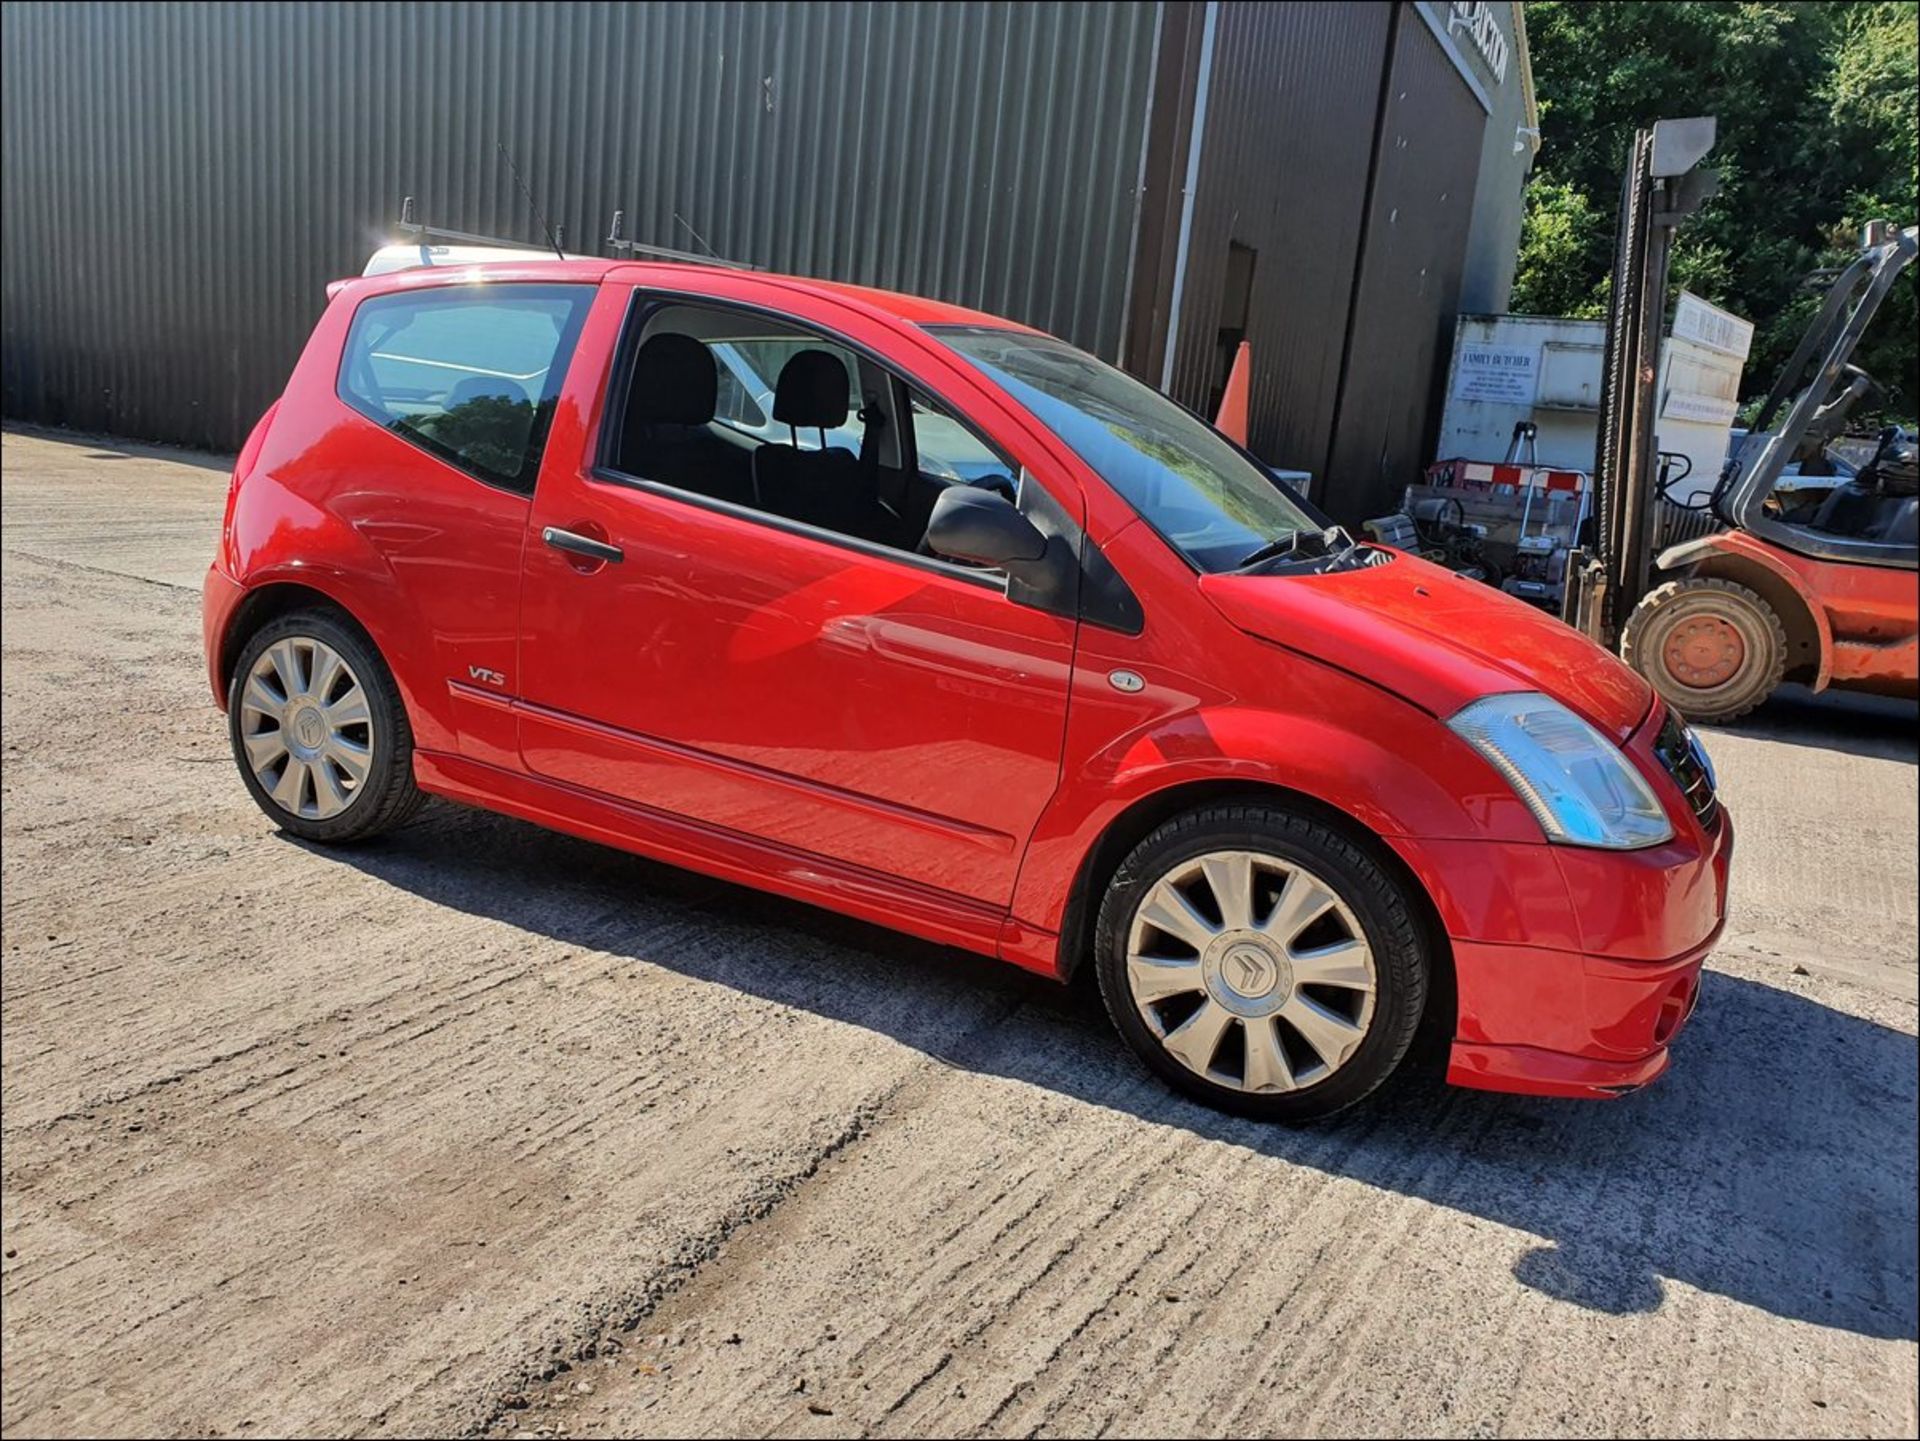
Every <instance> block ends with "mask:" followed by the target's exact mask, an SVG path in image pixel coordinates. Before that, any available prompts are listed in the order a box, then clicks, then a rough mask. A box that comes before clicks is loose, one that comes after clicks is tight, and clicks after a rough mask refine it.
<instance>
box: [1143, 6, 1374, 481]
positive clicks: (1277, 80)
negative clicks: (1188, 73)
mask: <svg viewBox="0 0 1920 1441" xmlns="http://www.w3.org/2000/svg"><path fill="white" fill-rule="evenodd" d="M1392 12H1393V7H1392V6H1390V5H1385V4H1347V3H1337V4H1336V3H1312V4H1310V3H1298V4H1288V5H1245V6H1239V5H1229V6H1223V7H1222V8H1221V11H1220V14H1219V20H1218V26H1219V31H1218V34H1217V36H1216V38H1215V46H1214V70H1213V79H1212V85H1211V89H1210V93H1209V95H1208V100H1207V111H1206V118H1205V125H1206V130H1205V136H1204V144H1203V148H1202V151H1201V165H1200V176H1199V182H1200V183H1199V191H1198V194H1197V197H1196V203H1195V208H1194V217H1193V228H1192V232H1191V235H1190V236H1189V240H1188V251H1187V268H1186V276H1185V280H1184V284H1183V288H1182V294H1181V300H1180V325H1179V330H1178V334H1177V337H1176V341H1175V353H1174V364H1173V374H1172V383H1171V385H1170V386H1169V387H1168V389H1169V391H1170V393H1171V394H1173V395H1174V396H1175V397H1177V398H1178V399H1179V400H1181V401H1183V402H1184V403H1185V404H1187V405H1190V406H1193V407H1194V408H1195V409H1204V408H1205V406H1206V404H1207V402H1208V400H1209V397H1210V393H1211V390H1212V387H1213V385H1214V383H1215V376H1214V364H1215V338H1216V334H1217V331H1218V329H1219V326H1220V312H1221V300H1222V296H1223V295H1224V293H1225V288H1226V272H1227V254H1228V247H1229V245H1230V244H1232V243H1235V242H1237V243H1238V244H1240V245H1244V246H1248V247H1250V248H1251V249H1252V250H1253V251H1254V252H1255V260H1254V270H1253V292H1252V296H1251V304H1250V307H1249V315H1248V325H1247V335H1248V338H1249V339H1251V340H1252V342H1253V353H1252V360H1253V384H1252V387H1251V391H1250V395H1249V407H1248V413H1249V416H1250V418H1251V420H1252V434H1251V435H1250V437H1249V439H1250V441H1251V446H1250V448H1251V449H1252V450H1253V451H1254V452H1255V453H1256V454H1258V455H1260V456H1262V457H1264V458H1265V459H1266V460H1267V461H1269V462H1270V463H1272V464H1274V465H1280V466H1289V467H1295V468H1299V469H1303V470H1311V471H1313V472H1314V473H1315V474H1316V476H1318V475H1319V474H1320V473H1321V472H1322V470H1323V467H1324V466H1325V464H1326V458H1327V450H1328V446H1329V444H1330V442H1331V439H1332V426H1333V412H1334V401H1335V395H1336V390H1337V386H1338V382H1339V376H1340V354H1341V345H1342V342H1343V340H1344V338H1345V334H1346V326H1347V313H1348V309H1349V307H1350V305H1351V303H1352V297H1353V277H1354V262H1355V259H1356V257H1357V255H1358V253H1359V248H1360V227H1361V222H1362V219H1363V217H1364V215H1365V212H1366V207H1367V166H1368V159H1369V157H1370V156H1371V154H1372V151H1373V138H1374V117H1375V113H1376V111H1377V109H1378V105H1379V95H1380V83H1381V75H1382V72H1383V70H1384V68H1385V64H1386V56H1387V38H1388V31H1389V27H1390V24H1391V20H1392ZM1154 363H1155V366H1156V367H1157V366H1158V364H1159V357H1158V356H1157V355H1156V356H1155V360H1154ZM1150 373H1151V374H1152V375H1153V376H1154V378H1155V379H1158V378H1159V374H1160V372H1159V370H1158V369H1157V368H1156V369H1154V370H1152V371H1151V372H1150Z"/></svg>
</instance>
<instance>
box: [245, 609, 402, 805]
mask: <svg viewBox="0 0 1920 1441" xmlns="http://www.w3.org/2000/svg"><path fill="white" fill-rule="evenodd" d="M240 737H241V742H242V745H243V746H244V747H245V750H246V754H247V765H248V766H249V767H250V768H251V769H252V771H253V774H254V778H255V779H256V780H258V781H259V782H260V786H261V789H263V790H265V791H266V793H267V794H268V795H270V796H272V797H273V800H274V804H276V805H278V806H279V807H280V808H281V809H282V810H284V811H286V812H287V813H288V814H289V815H296V816H300V817H303V818H304V819H306V820H310V821H323V820H326V819H327V818H328V817H329V816H337V815H339V814H340V812H342V811H344V810H345V809H346V808H347V807H348V806H350V805H352V804H353V802H354V798H355V797H356V796H358V795H359V794H360V787H361V786H362V785H364V784H365V783H366V779H367V776H368V774H369V772H370V771H371V770H372V768H373V716H372V713H371V712H370V711H369V710H368V708H367V693H366V691H364V690H362V689H361V687H360V678H359V677H358V676H356V675H355V674H354V673H353V668H352V667H351V666H349V665H348V664H347V663H346V661H345V660H344V659H342V657H341V655H340V653H339V652H338V651H336V650H335V649H334V648H333V647H332V646H330V645H328V644H326V642H324V641H318V640H314V639H312V638H310V637H308V636H298V635H296V636H289V637H287V638H286V639H285V640H282V641H276V642H275V643H274V644H273V645H271V646H269V647H267V649H266V650H265V651H263V652H262V653H261V655H260V658H259V659H258V660H256V661H255V662H254V663H253V669H252V670H251V671H249V672H248V673H247V679H246V684H245V686H244V687H243V688H242V690H241V692H240Z"/></svg>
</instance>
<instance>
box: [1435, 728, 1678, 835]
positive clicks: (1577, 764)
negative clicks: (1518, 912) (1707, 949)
mask: <svg viewBox="0 0 1920 1441" xmlns="http://www.w3.org/2000/svg"><path fill="white" fill-rule="evenodd" d="M1447 725H1448V727H1449V728H1451V729H1452V731H1453V733H1454V734H1455V735H1457V736H1459V737H1460V738H1461V739H1462V740H1464V741H1465V742H1466V743H1467V744H1468V745H1470V746H1472V747H1473V748H1474V749H1475V750H1477V751H1479V752H1480V754H1481V755H1483V756H1485V757H1486V758H1487V759H1488V761H1490V762H1491V763H1492V765H1493V768H1494V769H1495V770H1497V771H1499V772H1500V774H1501V775H1503V776H1505V777H1506V779H1507V784H1509V785H1511V786H1512V787H1513V790H1514V794H1515V795H1517V796H1519V797H1520V799H1521V800H1523V801H1525V802H1526V803H1527V809H1529V810H1530V811H1532V812H1533V814H1534V818H1535V819H1536V820H1538V821H1539V822H1540V828H1541V829H1542V830H1544V831H1545V832H1546V833H1547V839H1548V840H1550V841H1558V842H1560V843H1561V844H1563V845H1570V846H1601V847H1604V848H1606V849H1608V850H1616V851H1630V850H1635V849H1638V848H1639V847H1641V846H1657V845H1659V844H1660V842H1662V841H1668V840H1672V839H1673V825H1672V823H1671V822H1669V821H1668V820H1667V813H1666V811H1665V810H1664V809H1662V807H1661V805H1660V801H1659V799H1658V797H1656V796H1655V795H1654V793H1653V788H1652V787H1651V786H1649V785H1648V784H1647V782H1646V779H1645V777H1643V776H1642V775H1641V774H1640V772H1639V771H1638V770H1636V769H1635V768H1634V766H1633V763H1632V762H1631V761H1629V760H1628V759H1627V758H1626V756H1624V755H1623V754H1621V752H1620V748H1619V747H1618V746H1616V745H1614V743H1613V742H1612V741H1610V740H1608V739H1607V738H1606V737H1605V736H1603V735H1601V734H1600V732H1599V731H1597V730H1595V729H1594V728H1593V727H1592V726H1590V725H1588V724H1587V723H1586V722H1585V721H1583V720H1581V719H1580V717H1579V716H1577V715H1575V714H1574V713H1573V712H1572V711H1570V710H1568V709H1567V708H1566V707H1565V706H1563V705H1561V704H1560V703H1559V702H1558V701H1555V700H1549V699H1548V698H1547V697H1546V696H1543V695H1534V694H1531V693H1527V694H1517V695H1492V696H1488V697H1487V698H1486V699H1484V700H1477V701H1475V702H1474V703H1473V704H1472V705H1470V706H1468V707H1467V708H1466V709H1464V710H1462V711H1461V712H1459V714H1457V715H1455V716H1454V717H1453V719H1452V720H1450V721H1448V722H1447Z"/></svg>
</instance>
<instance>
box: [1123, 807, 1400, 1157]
mask: <svg viewBox="0 0 1920 1441" xmlns="http://www.w3.org/2000/svg"><path fill="white" fill-rule="evenodd" d="M1243 868H1244V873H1245V879H1242V878H1241V876H1242V869H1243ZM1296 887H1297V889H1296ZM1223 897H1224V899H1223ZM1323 901H1324V902H1325V904H1324V905H1322V904H1321V903H1322V902H1323ZM1181 902H1184V903H1185V908H1184V909H1183V908H1182V905H1181ZM1309 915H1311V916H1312V919H1311V921H1310V922H1309V923H1308V924H1305V925H1304V926H1297V925H1296V922H1299V921H1301V920H1302V918H1304V917H1307V916H1309ZM1242 922H1246V923H1248V924H1241V923H1242ZM1163 925H1164V927H1166V928H1163ZM1182 932H1184V935H1183V934H1181V933H1182ZM1095 945H1096V947H1097V950H1096V954H1095V970H1096V972H1097V975H1098V978H1099V983H1100V994H1101V998H1102V1000H1103V1001H1104V1002H1105V1005H1106V1008H1107V1014H1108V1015H1109V1016H1110V1017H1111V1018H1112V1020H1113V1023H1114V1025H1115V1027H1116V1028H1118V1030H1119V1032H1120V1034H1121V1035H1122V1036H1123V1037H1124V1038H1125V1039H1126V1041H1127V1043H1128V1044H1129V1045H1130V1046H1132V1048H1133V1049H1134V1051H1135V1052H1136V1053H1137V1054H1138V1055H1139V1057H1140V1058H1141V1060H1143V1061H1144V1062H1145V1063H1146V1064H1147V1066H1148V1067H1149V1068H1150V1069H1151V1070H1153V1071H1154V1072H1155V1073H1156V1074H1157V1075H1159V1076H1160V1077H1161V1078H1162V1079H1164V1080H1166V1081H1168V1082H1169V1083H1171V1084H1172V1085H1173V1086H1175V1087H1177V1088H1178V1089H1180V1090H1182V1091H1184V1092H1186V1093H1187V1094H1188V1095H1191V1096H1193V1097H1195V1098H1197V1099H1199V1100H1201V1101H1204V1102H1205V1103H1207V1104H1208V1105H1210V1106H1214V1107H1217V1108H1219V1109H1221V1110H1225V1111H1231V1112H1235V1113H1237V1114H1240V1115H1246V1116H1253V1117H1257V1118H1260V1119H1263V1120H1274V1121H1283V1122H1306V1121H1313V1120H1318V1119H1320V1118H1322V1117H1325V1116H1330V1115H1332V1114H1334V1113H1335V1112H1338V1111H1342V1110H1345V1109H1346V1108H1347V1107H1349V1106H1352V1105H1354V1104H1355V1103H1357V1102H1359V1101H1361V1100H1362V1099H1364V1098H1365V1097H1367V1096H1368V1095H1370V1094H1372V1093H1373V1092H1374V1091H1375V1090H1376V1089H1377V1088H1378V1087H1379V1086H1381V1085H1382V1084H1383V1083H1384V1082H1385V1081H1386V1080H1387V1079H1388V1078H1389V1077H1390V1076H1392V1075H1393V1074H1394V1072H1395V1071H1396V1069H1398V1068H1399V1066H1400V1064H1401V1062H1402V1061H1403V1060H1404V1059H1405V1058H1406V1055H1407V1052H1408V1049H1409V1048H1410V1046H1411V1045H1412V1043H1413V1039H1414V1034H1415V1032H1416V1030H1417V1029H1418V1027H1419V1024H1420V1020H1421V1017H1422V1014H1423V1012H1424V1011H1425V1008H1426V1003H1427V995H1428V991H1429V985H1430V980H1431V975H1432V967H1433V957H1432V955H1431V954H1430V942H1429V940H1428V935H1427V929H1426V927H1425V926H1424V925H1422V923H1421V921H1420V919H1419V917H1418V913H1417V911H1416V909H1415V906H1414V903H1413V900H1412V898H1411V897H1410V896H1409V895H1408V894H1407V891H1406V889H1405V887H1404V885H1403V884H1402V883H1401V882H1400V881H1399V880H1398V879H1396V878H1395V877H1394V876H1393V875H1391V874H1390V873H1389V872H1388V871H1387V870H1386V868H1385V867H1383V866H1382V864H1381V863H1380V861H1379V860H1378V859H1377V858H1376V857H1375V856H1374V855H1373V854H1372V853H1371V852H1370V851H1369V850H1368V849H1367V848H1365V847H1364V846H1362V845H1360V844H1357V843H1356V842H1355V841H1354V840H1353V839H1352V838H1350V837H1349V836H1347V835H1346V834H1344V833H1343V832H1341V831H1339V830H1336V829H1334V828H1332V827H1330V826H1328V825H1326V824H1324V823H1323V822H1321V821H1320V820H1318V819H1316V818H1314V817H1312V816H1308V815H1304V814H1301V813H1299V812H1296V811H1293V810H1289V809H1287V808H1285V807H1283V806H1278V805H1270V804H1253V803H1249V804H1232V805H1213V806H1208V807H1205V808H1203V809H1199V810H1194V811H1189V812H1187V813H1185V814H1182V815H1179V816H1176V817H1174V818H1172V819H1170V820H1168V821H1166V822H1164V823H1163V824H1161V825H1160V826H1159V827H1157V828H1156V829H1155V830H1154V831H1153V832H1152V833H1151V834H1149V835H1148V836H1147V837H1146V838H1145V839H1144V840H1142V841H1141V842H1140V843H1139V844H1138V845H1137V846H1135V847H1134V848H1133V850H1132V852H1131V853H1130V854H1129V855H1128V856H1127V857H1126V859H1125V860H1124V861H1122V862H1121V864H1120V867H1119V869H1118V870H1117V871H1116V872H1115V873H1114V875H1113V878H1112V880H1111V881H1110V882H1109V883H1108V886H1107V890H1106V894H1105V896H1104V897H1103V899H1102V901H1101V905H1100V911H1099V916H1098V918H1097V920H1096V923H1095Z"/></svg>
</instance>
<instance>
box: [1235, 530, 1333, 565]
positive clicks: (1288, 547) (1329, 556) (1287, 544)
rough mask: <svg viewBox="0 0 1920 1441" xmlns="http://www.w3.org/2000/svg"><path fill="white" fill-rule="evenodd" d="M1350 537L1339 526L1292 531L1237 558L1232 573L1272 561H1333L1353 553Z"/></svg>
mask: <svg viewBox="0 0 1920 1441" xmlns="http://www.w3.org/2000/svg"><path fill="white" fill-rule="evenodd" d="M1353 545H1354V541H1353V537H1352V536H1350V535H1348V534H1347V532H1346V529H1345V527H1343V526H1338V525H1334V526H1329V527H1328V528H1327V529H1325V530H1292V531H1288V532H1287V533H1286V534H1285V535H1283V536H1276V537H1275V538H1274V539H1272V540H1270V541H1267V542H1266V543H1265V544H1264V545H1261V546H1258V547H1256V548H1255V549H1253V550H1250V551H1248V552H1247V553H1246V554H1245V555H1243V556H1241V557H1240V560H1239V563H1238V564H1236V565H1235V566H1234V569H1235V570H1252V569H1253V568H1254V567H1255V566H1257V565H1263V564H1265V563H1266V562H1268V561H1272V560H1333V559H1338V558H1339V557H1341V556H1344V555H1345V554H1346V553H1347V552H1348V551H1350V550H1352V549H1353Z"/></svg>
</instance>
